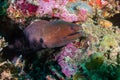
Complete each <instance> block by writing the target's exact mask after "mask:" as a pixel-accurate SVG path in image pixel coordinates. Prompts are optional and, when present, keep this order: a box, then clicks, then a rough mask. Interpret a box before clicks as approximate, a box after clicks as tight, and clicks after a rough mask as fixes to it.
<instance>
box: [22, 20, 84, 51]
mask: <svg viewBox="0 0 120 80" xmlns="http://www.w3.org/2000/svg"><path fill="white" fill-rule="evenodd" d="M83 34H84V32H83V29H82V27H81V26H79V25H77V24H74V23H69V22H65V21H62V20H56V21H45V20H36V21H33V22H32V23H31V24H30V25H28V26H27V27H26V28H25V29H24V35H25V37H26V39H27V41H28V43H29V46H30V48H31V49H34V50H36V49H40V48H55V47H60V46H64V45H66V44H68V43H70V42H72V41H74V40H75V39H77V38H79V37H81V36H83Z"/></svg>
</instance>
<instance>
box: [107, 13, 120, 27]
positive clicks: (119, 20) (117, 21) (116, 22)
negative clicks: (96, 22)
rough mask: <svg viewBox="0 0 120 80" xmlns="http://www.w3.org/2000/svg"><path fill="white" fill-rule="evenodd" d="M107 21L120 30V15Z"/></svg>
mask: <svg viewBox="0 0 120 80" xmlns="http://www.w3.org/2000/svg"><path fill="white" fill-rule="evenodd" d="M107 20H109V21H111V22H112V23H113V25H114V26H118V27H119V28H120V13H119V14H115V15H114V16H113V17H110V18H108V19H107Z"/></svg>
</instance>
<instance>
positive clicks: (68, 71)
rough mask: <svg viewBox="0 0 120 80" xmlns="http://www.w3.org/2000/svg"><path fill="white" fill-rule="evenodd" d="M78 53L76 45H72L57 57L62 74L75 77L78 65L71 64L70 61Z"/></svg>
mask: <svg viewBox="0 0 120 80" xmlns="http://www.w3.org/2000/svg"><path fill="white" fill-rule="evenodd" d="M77 51H78V49H77V48H76V47H75V46H74V44H73V43H70V44H68V45H67V46H65V47H64V48H63V49H62V51H61V52H60V54H58V55H57V56H56V60H57V61H58V64H59V65H60V66H61V68H62V72H63V73H64V74H65V75H66V76H67V77H70V76H72V75H74V74H75V73H76V71H77V67H76V65H74V64H71V63H69V61H70V60H71V59H72V58H73V57H74V56H75V54H76V53H77Z"/></svg>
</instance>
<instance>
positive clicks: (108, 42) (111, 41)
mask: <svg viewBox="0 0 120 80" xmlns="http://www.w3.org/2000/svg"><path fill="white" fill-rule="evenodd" d="M100 46H101V47H103V48H105V49H110V48H111V47H112V48H115V47H118V46H119V45H118V43H117V41H116V40H115V37H114V36H112V35H106V36H104V37H103V40H102V41H101V43H100Z"/></svg>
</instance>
